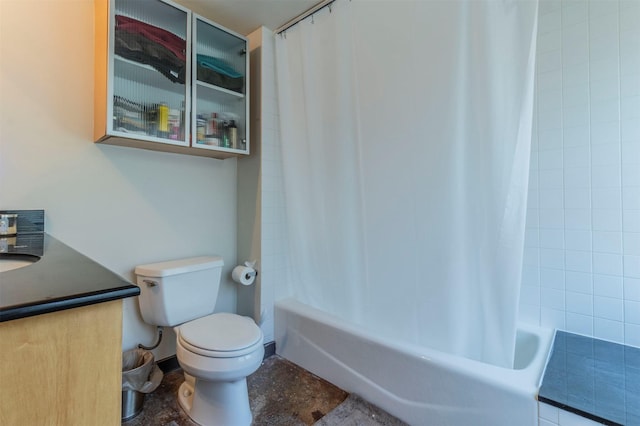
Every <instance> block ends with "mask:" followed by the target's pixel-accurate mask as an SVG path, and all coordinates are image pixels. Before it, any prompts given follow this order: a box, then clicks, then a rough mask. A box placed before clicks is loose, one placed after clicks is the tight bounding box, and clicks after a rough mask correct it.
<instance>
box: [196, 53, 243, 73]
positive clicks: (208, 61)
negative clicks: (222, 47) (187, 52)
mask: <svg viewBox="0 0 640 426" xmlns="http://www.w3.org/2000/svg"><path fill="white" fill-rule="evenodd" d="M197 60H198V65H200V66H202V67H205V68H209V69H212V70H213V71H215V72H217V73H220V74H223V75H226V76H227V77H231V78H238V77H242V74H240V73H239V72H237V71H236V70H234V69H233V68H232V67H231V65H229V64H228V63H226V62H225V61H223V60H222V59H220V58H214V57H211V56H207V55H197Z"/></svg>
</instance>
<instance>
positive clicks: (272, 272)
mask: <svg viewBox="0 0 640 426" xmlns="http://www.w3.org/2000/svg"><path fill="white" fill-rule="evenodd" d="M257 31H261V67H260V69H261V74H262V78H261V84H262V89H261V98H260V107H259V109H260V116H261V135H262V137H261V150H262V151H261V153H262V165H261V170H262V173H261V177H262V205H261V217H262V225H263V226H262V271H261V274H262V281H261V285H262V291H261V300H260V309H261V313H262V318H261V328H262V331H263V333H264V335H265V342H269V341H273V340H274V322H273V305H274V301H275V297H274V294H275V289H276V286H277V283H278V282H279V281H282V280H284V279H285V264H286V256H285V247H286V234H285V233H284V232H285V226H284V224H285V221H286V217H285V213H284V184H283V181H282V162H281V159H280V130H279V129H280V125H279V120H280V119H279V114H278V102H277V97H276V74H275V42H274V34H273V32H272V31H271V30H269V29H267V28H265V27H262V28H261V29H260V30H257Z"/></svg>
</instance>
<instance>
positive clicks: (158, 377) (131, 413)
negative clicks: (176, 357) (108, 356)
mask: <svg viewBox="0 0 640 426" xmlns="http://www.w3.org/2000/svg"><path fill="white" fill-rule="evenodd" d="M162 376H163V374H162V370H160V368H158V366H157V365H156V364H155V363H154V358H153V354H152V353H151V352H149V351H145V350H142V349H132V350H130V351H126V352H123V353H122V420H123V421H126V420H130V419H132V418H134V417H135V416H137V415H138V414H140V412H141V411H142V407H143V405H144V396H145V394H147V393H149V392H153V391H154V390H155V389H156V388H157V387H158V386H159V385H160V382H161V381H162Z"/></svg>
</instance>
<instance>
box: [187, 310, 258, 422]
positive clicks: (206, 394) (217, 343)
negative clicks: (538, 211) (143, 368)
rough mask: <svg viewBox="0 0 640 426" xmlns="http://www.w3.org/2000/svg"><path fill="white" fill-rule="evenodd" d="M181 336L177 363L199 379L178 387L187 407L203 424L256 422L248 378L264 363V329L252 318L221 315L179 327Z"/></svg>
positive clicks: (188, 411)
mask: <svg viewBox="0 0 640 426" xmlns="http://www.w3.org/2000/svg"><path fill="white" fill-rule="evenodd" d="M223 330H224V331H225V332H224V333H223V332H222V331H223ZM176 335H177V345H176V352H177V357H178V363H179V364H180V366H181V367H182V369H183V370H184V372H185V374H186V375H188V376H192V377H193V379H194V380H185V382H184V383H183V384H182V385H181V386H180V389H179V390H178V402H179V404H180V406H181V407H182V409H183V410H184V411H185V412H186V413H187V414H188V415H189V417H190V418H191V419H192V420H194V421H195V422H196V423H199V424H201V425H249V424H251V419H252V416H251V410H250V407H249V396H248V390H247V380H246V377H247V376H248V375H249V374H251V373H253V372H255V371H256V370H257V369H258V367H260V364H261V363H262V358H263V356H264V346H263V344H262V342H263V336H262V332H261V331H260V328H258V327H257V326H256V325H255V323H254V322H253V320H251V319H250V318H247V317H241V316H239V315H235V314H227V313H219V314H212V315H208V316H206V317H203V318H199V319H197V320H194V321H190V322H188V323H186V324H183V325H181V326H179V327H176Z"/></svg>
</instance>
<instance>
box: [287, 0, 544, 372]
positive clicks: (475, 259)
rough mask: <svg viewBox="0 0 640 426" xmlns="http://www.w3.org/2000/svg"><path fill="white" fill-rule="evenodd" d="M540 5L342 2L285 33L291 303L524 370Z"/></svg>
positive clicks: (451, 0) (476, 0)
mask: <svg viewBox="0 0 640 426" xmlns="http://www.w3.org/2000/svg"><path fill="white" fill-rule="evenodd" d="M536 9H537V4H536V3H535V2H533V1H522V0H486V1H481V0H473V1H456V0H444V1H357V0H355V1H346V0H337V1H336V2H335V3H333V5H332V8H331V10H329V9H328V8H325V9H323V10H322V11H320V12H318V13H316V14H315V15H314V16H313V18H307V19H306V20H304V21H302V22H300V23H299V24H297V25H296V26H294V27H293V28H291V29H289V30H287V31H286V33H285V34H284V35H279V36H276V67H277V75H278V97H279V106H280V125H281V126H280V129H281V130H280V131H281V142H282V146H281V149H282V157H283V172H284V182H285V200H286V206H287V210H286V211H287V223H288V225H287V233H288V237H289V243H290V244H289V260H290V265H291V268H290V269H291V274H290V276H289V279H288V280H287V282H286V283H285V284H283V285H282V288H279V289H277V295H278V297H282V296H293V297H296V298H298V299H299V300H300V301H302V302H305V303H309V304H311V305H313V306H315V307H317V308H319V309H322V310H325V311H327V312H330V313H333V314H335V315H338V316H340V317H342V318H344V319H346V320H349V321H352V322H356V323H358V324H361V325H363V326H365V327H367V328H368V329H371V330H374V331H375V332H376V333H378V334H379V335H380V336H381V337H388V338H391V339H402V340H404V341H408V342H412V343H417V344H420V345H424V346H428V347H432V348H435V349H439V350H443V351H446V352H449V353H453V354H458V355H462V356H465V357H467V358H472V359H477V360H481V361H484V362H488V363H492V364H495V365H499V366H505V367H511V365H512V363H513V352H514V346H515V343H514V342H515V327H516V324H515V322H516V316H517V307H518V298H519V288H520V269H521V264H522V252H523V240H524V225H525V211H526V194H527V178H528V164H529V149H530V140H531V124H532V123H531V122H532V108H533V77H534V58H535V32H536V18H535V17H536Z"/></svg>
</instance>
